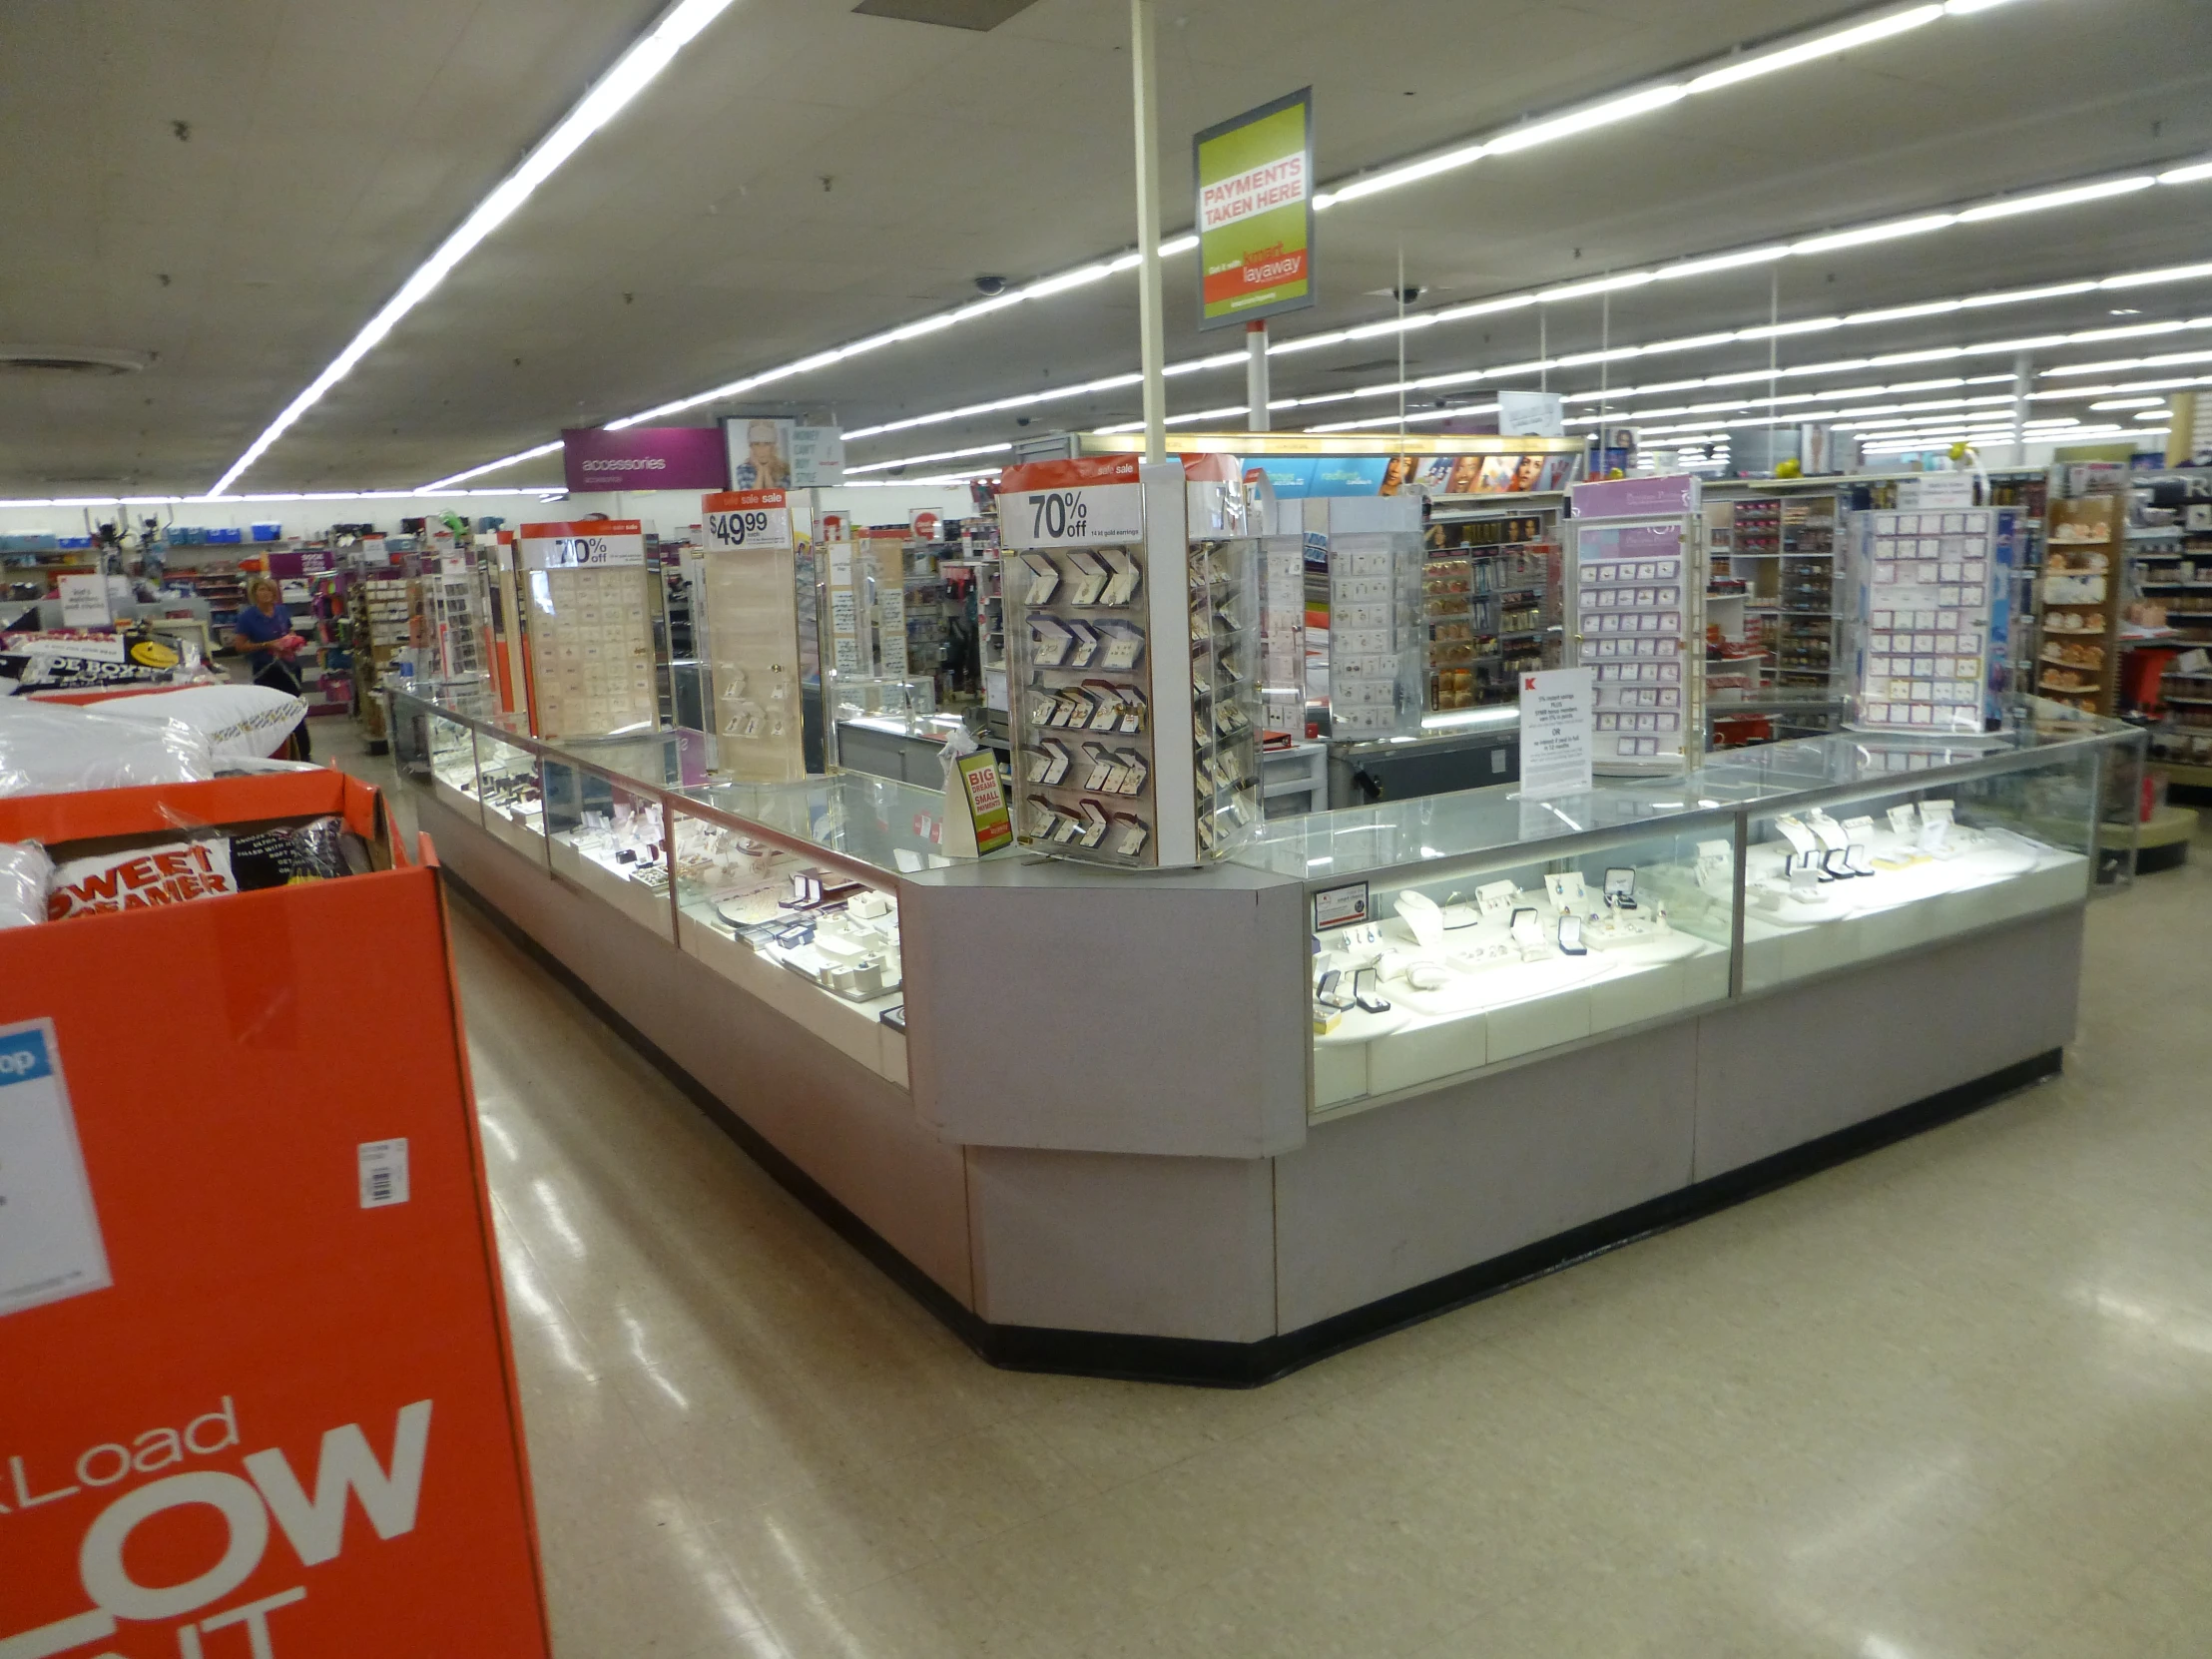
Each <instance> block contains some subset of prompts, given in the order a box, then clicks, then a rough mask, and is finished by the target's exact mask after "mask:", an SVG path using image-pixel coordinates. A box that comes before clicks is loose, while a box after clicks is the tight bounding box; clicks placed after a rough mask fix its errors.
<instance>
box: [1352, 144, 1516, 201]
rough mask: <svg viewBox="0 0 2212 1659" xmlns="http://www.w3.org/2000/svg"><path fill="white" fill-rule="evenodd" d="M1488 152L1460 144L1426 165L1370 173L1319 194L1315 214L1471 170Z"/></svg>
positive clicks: (1430, 160) (1474, 146) (1418, 164)
mask: <svg viewBox="0 0 2212 1659" xmlns="http://www.w3.org/2000/svg"><path fill="white" fill-rule="evenodd" d="M1489 153H1490V152H1489V148H1488V147H1487V146H1486V145H1481V144H1463V145H1460V146H1459V147H1458V148H1457V149H1455V150H1446V151H1444V152H1443V153H1442V154H1441V155H1436V156H1430V157H1429V158H1428V159H1427V160H1425V161H1418V162H1408V163H1407V164H1406V165H1405V166H1403V167H1393V168H1389V169H1386V170H1385V171H1383V172H1382V173H1371V174H1369V175H1368V176H1367V177H1365V178H1360V179H1352V180H1349V181H1347V182H1346V183H1344V184H1341V185H1338V186H1336V187H1335V188H1334V189H1332V190H1327V191H1323V192H1320V193H1318V194H1317V195H1316V196H1315V198H1314V211H1315V212H1316V213H1323V212H1326V211H1327V210H1329V209H1330V208H1334V207H1335V206H1336V205H1337V204H1338V203H1340V202H1357V201H1358V200H1359V199H1360V198H1361V197H1363V196H1373V195H1374V194H1375V193H1376V192H1377V191H1383V190H1395V189H1396V188H1397V187H1398V186H1399V185H1409V184H1412V183H1413V182H1414V181H1415V180H1419V179H1433V178H1434V177H1435V176H1436V175H1437V174H1439V173H1452V172H1456V171H1457V170H1458V169H1460V168H1462V167H1471V166H1473V165H1474V164H1475V163H1476V162H1478V161H1480V160H1481V159H1482V158H1483V157H1484V156H1487V155H1488V154H1489Z"/></svg>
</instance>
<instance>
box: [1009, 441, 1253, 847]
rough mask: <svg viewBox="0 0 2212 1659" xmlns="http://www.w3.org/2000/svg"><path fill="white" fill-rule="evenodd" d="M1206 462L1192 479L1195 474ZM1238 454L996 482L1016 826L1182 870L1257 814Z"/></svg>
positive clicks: (1248, 591) (1016, 471) (1084, 465)
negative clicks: (1188, 465)
mask: <svg viewBox="0 0 2212 1659" xmlns="http://www.w3.org/2000/svg"><path fill="white" fill-rule="evenodd" d="M1193 474H1195V476H1193ZM1250 529H1251V527H1250V525H1249V524H1248V522H1247V518H1246V513H1245V507H1244V497H1243V483H1242V479H1241V476H1240V474H1239V472H1238V470H1237V468H1236V465H1235V462H1234V461H1233V460H1231V459H1230V458H1229V457H1212V456H1206V457H1194V458H1193V463H1192V467H1191V469H1190V471H1188V472H1187V471H1186V469H1185V466H1184V464H1183V463H1182V462H1178V461H1168V462H1162V463H1160V464H1159V465H1157V466H1156V467H1150V468H1145V467H1140V464H1139V463H1138V462H1137V461H1136V460H1135V458H1134V457H1129V456H1106V457H1098V458H1095V459H1080V460H1068V461H1039V462H1030V463H1027V464H1024V465H1020V466H1016V467H1011V468H1009V469H1008V470H1007V472H1006V474H1005V475H1004V477H1003V478H1002V480H1001V483H1000V494H999V537H1000V542H1001V546H1002V548H1003V553H1002V558H1003V562H1004V602H1005V608H1006V634H1007V643H1008V654H1007V657H1008V668H1007V673H1008V697H1009V700H1010V702H1011V703H1012V706H1013V707H1012V709H1011V725H1012V734H1013V745H1012V749H1013V814H1014V830H1015V834H1016V836H1017V837H1018V838H1019V839H1020V840H1021V841H1022V842H1024V843H1025V844H1029V845H1033V846H1038V847H1042V848H1048V849H1050V850H1051V851H1053V852H1055V853H1058V854H1061V855H1063V856H1066V857H1070V858H1075V859H1078V860H1083V861H1090V862H1098V863H1108V864H1122V865H1127V866H1131V867H1139V868H1143V867H1175V866H1179V865H1187V864H1191V863H1195V862H1197V861H1198V860H1200V859H1201V858H1209V857H1215V856H1219V855H1220V854H1221V853H1223V852H1225V851H1227V850H1228V849H1229V848H1230V847H1231V846H1233V845H1234V844H1235V843H1236V842H1237V841H1238V840H1240V839H1242V838H1243V837H1244V836H1245V835H1247V834H1248V833H1250V832H1251V830H1253V829H1255V828H1256V827H1257V826H1258V824H1259V823H1260V821H1261V818H1262V810H1261V796H1260V761H1259V746H1260V733H1261V720H1262V705H1261V699H1260V668H1261V653H1260V638H1261V636H1260V617H1259V608H1260V600H1261V589H1260V565H1259V547H1258V542H1257V540H1256V539H1255V538H1254V536H1253V535H1252V534H1250V533H1249V532H1250Z"/></svg>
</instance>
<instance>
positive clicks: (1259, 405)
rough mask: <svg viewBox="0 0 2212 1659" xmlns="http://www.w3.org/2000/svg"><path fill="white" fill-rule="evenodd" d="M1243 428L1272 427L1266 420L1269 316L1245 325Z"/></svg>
mask: <svg viewBox="0 0 2212 1659" xmlns="http://www.w3.org/2000/svg"><path fill="white" fill-rule="evenodd" d="M1245 430H1246V431H1248V432H1266V431H1270V430H1272V428H1271V426H1270V425H1269V422H1268V319H1267V318H1266V317H1264V316H1263V317H1260V318H1258V319H1257V320H1255V321H1252V322H1248V323H1246V324H1245Z"/></svg>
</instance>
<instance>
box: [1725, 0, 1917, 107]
mask: <svg viewBox="0 0 2212 1659" xmlns="http://www.w3.org/2000/svg"><path fill="white" fill-rule="evenodd" d="M1942 15H1943V8H1942V7H1941V6H1913V7H1911V8H1909V9H1907V10H1905V11H1902V12H1892V13H1891V14H1890V15H1889V16H1887V17H1878V18H1876V19H1875V20H1874V21H1873V22H1871V23H1860V24H1855V25H1853V26H1852V27H1851V28H1849V29H1838V30H1837V31H1836V32H1835V33H1834V34H1828V35H1818V36H1815V37H1814V38H1813V39H1811V40H1806V41H1800V42H1799V43H1798V44H1797V45H1795V46H1785V47H1783V48H1782V49H1781V50H1780V51H1777V52H1762V53H1760V54H1758V55H1757V56H1755V57H1749V58H1744V59H1742V60H1740V61H1739V62H1736V63H1732V64H1726V65H1723V66H1722V67H1721V68H1719V69H1713V70H1708V71H1707V72H1706V73H1705V74H1703V75H1700V76H1698V77H1697V78H1696V79H1695V80H1693V81H1692V82H1691V83H1690V87H1689V90H1690V91H1691V92H1694V93H1705V92H1718V91H1719V90H1720V89H1721V88H1723V87H1732V86H1735V85H1736V84H1737V83H1738V82H1740V81H1749V80H1751V79H1753V78H1754V77H1756V76H1760V75H1771V74H1773V73H1774V72H1775V71H1776V70H1778V69H1791V68H1794V67H1795V66H1797V65H1798V64H1801V63H1811V62H1812V61H1813V60H1814V59H1815V58H1826V57H1832V56H1834V55H1835V54H1836V53H1838V52H1849V51H1850V50H1851V49H1852V48H1853V47H1855V46H1868V45H1871V44H1873V43H1874V42H1875V41H1878V40H1888V39H1889V38H1890V37H1891V36H1892V35H1901V34H1903V33H1905V32H1906V30H1908V29H1918V28H1920V27H1921V26H1922V25H1923V24H1927V23H1933V22H1935V21H1936V19H1937V18H1939V17H1941V16H1942Z"/></svg>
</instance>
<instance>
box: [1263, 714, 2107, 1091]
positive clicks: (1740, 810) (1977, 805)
mask: <svg viewBox="0 0 2212 1659" xmlns="http://www.w3.org/2000/svg"><path fill="white" fill-rule="evenodd" d="M2140 751H2141V737H2140V734H2138V733H2135V732H2133V731H2131V730H2129V729H2126V728H2122V727H2117V726H2114V725H2112V724H2110V723H2103V722H2099V723H2094V725H2093V726H2091V725H2083V724H2079V723H2076V724H2069V725H2045V726H2043V727H2040V728H2038V726H2037V725H2036V724H2035V723H2034V722H2033V721H2032V720H2029V721H2028V722H2027V723H2026V724H2025V725H2024V726H2023V727H2022V728H2021V729H2019V730H2015V731H2013V732H2010V733H2007V734H2005V735H2003V736H2001V737H1999V738H1996V739H1978V740H1975V741H1973V742H1970V743H1966V742H1959V743H1955V744H1946V743H1945V742H1944V741H1943V740H1939V739H1913V738H1906V737H1881V738H1855V737H1849V736H1841V735H1839V736H1834V737H1826V738H1809V739H1801V740H1797V741H1793V742H1788V743H1780V744H1772V745H1766V746H1762V747H1760V748H1757V749H1752V750H1744V751H1733V752H1730V753H1728V754H1726V755H1722V756H1717V757H1713V758H1711V759H1709V760H1708V761H1707V762H1706V763H1705V764H1704V765H1703V766H1702V767H1701V768H1699V769H1697V770H1695V771H1693V772H1691V773H1690V774H1688V775H1687V776H1686V777H1681V778H1676V779H1670V780H1657V779H1652V780H1626V779H1624V780H1618V781H1601V783H1600V784H1599V786H1598V788H1597V789H1596V790H1595V791H1594V792H1592V793H1591V794H1589V795H1586V796H1576V797H1570V798H1567V799H1564V800H1556V801H1550V802H1524V801H1521V800H1519V799H1517V798H1516V795H1515V792H1514V791H1513V789H1512V788H1511V787H1510V786H1501V787H1499V788H1495V789H1489V790H1477V791H1469V792H1466V793H1464V794H1459V795H1450V796H1437V797H1431V798H1427V799H1424V800H1414V801H1405V802H1397V803H1386V804H1383V805H1380V806H1376V807H1372V808H1362V809H1356V810H1352V811H1345V812H1336V813H1327V814H1317V815H1314V816H1312V817H1310V818H1304V819H1295V820H1290V821H1287V822H1283V823H1278V824H1271V825H1270V826H1269V827H1268V829H1267V830H1266V832H1265V833H1264V834H1263V835H1262V836H1261V837H1260V839H1259V840H1258V841H1257V842H1256V843H1255V844H1254V845H1252V846H1250V847H1248V848H1246V849H1244V851H1243V852H1241V853H1240V855H1239V857H1240V861H1242V862H1245V863H1249V864H1253V865H1256V866H1258V867H1262V868H1266V869H1269V870H1273V871H1275V872H1277V873H1280V874H1285V875H1290V876H1295V877H1297V878H1299V879H1302V880H1303V881H1304V882H1305V885H1306V889H1307V904H1308V919H1309V923H1310V925H1311V928H1312V937H1311V939H1310V941H1309V946H1310V949H1311V951H1312V955H1313V967H1312V975H1311V990H1312V996H1313V1020H1312V1030H1313V1068H1312V1078H1313V1096H1312V1104H1313V1110H1314V1112H1315V1113H1316V1114H1317V1115H1328V1114H1330V1113H1333V1112H1340V1111H1344V1110H1348V1109H1351V1108H1354V1107H1357V1106H1359V1105H1362V1104H1364V1103H1370V1102H1374V1101H1377V1100H1380V1099H1382V1098H1384V1097H1388V1096H1391V1095H1394V1094H1398V1093H1401V1092H1405V1091H1410V1090H1415V1089H1419V1088H1423V1087H1428V1086H1433V1085H1434V1084H1436V1083H1438V1082H1441V1081H1443V1080H1445V1079H1450V1078H1458V1077H1461V1076H1465V1075H1468V1074H1472V1073H1478V1072H1481V1071H1484V1070H1487V1069H1489V1068H1492V1067H1496V1066H1500V1065H1504V1064H1508V1063H1512V1062H1516V1061H1519V1060H1522V1059H1525V1058H1527V1057H1529V1056H1531V1055H1536V1054H1540V1053H1544V1052H1546V1051H1549V1050H1554V1049H1557V1048H1560V1047H1562V1046H1565V1045H1568V1044H1573V1043H1577V1042H1581V1041H1584V1040H1587V1039H1590V1038H1594V1037H1598V1036H1602V1035H1604V1034H1606V1033H1608V1032H1612V1031H1617V1030H1620V1029H1623V1028H1626V1027H1631V1026H1637V1025H1641V1024H1645V1023H1648V1022H1656V1021H1661V1020H1667V1019H1672V1018H1677V1017H1681V1016H1683V1015H1685V1014H1690V1013H1695V1012H1697V1011H1699V1010H1701V1009H1707V1008H1712V1007H1716V1006H1718V1005H1720V1004H1722V1003H1724V1002H1728V1001H1731V1000H1734V999H1737V998H1741V997H1744V996H1747V995H1752V994H1756V993H1758V992H1761V991H1766V990H1772V989H1775V988H1777V987H1779V986H1782V985H1785V984H1789V983H1792V982H1795V981H1797V980H1801V979H1805V978H1807V977H1810V976H1813V975H1817V974H1821V973H1825V972H1830V971H1834V970H1837V969H1842V968H1846V967H1850V966H1853V965H1856V964H1861V963H1866V962H1869V961H1873V960H1876V959H1879V958H1881V957H1883V956H1885V955H1888V954H1892V953H1896V952H1900V951H1906V950H1912V949H1917V948H1920V947H1923V946H1928V945H1933V944H1936V943H1940V942H1942V941H1944V940H1947V939H1951V938H1956V937H1959V936H1962V935H1965V934H1968V933H1971V932H1974V931H1977V930H1979V929H1983V928H1988V927H1993V926H1996V925H1999V924H2002V923H2006V922H2012V921H2017V920H2021V919H2023V918H2026V917H2029V916H2032V915H2035V914H2038V913H2040V912H2045V911H2050V910H2056V909H2061V908H2063V907H2065V906H2068V905H2073V904H2078V903H2080V902H2081V901H2082V900H2083V899H2084V898H2085V897H2086V896H2087V894H2088V892H2089V889H2090V885H2091V879H2092V873H2093V871H2094V870H2095V869H2096V866H2097V860H2098V855H2099V839H2100V835H2101V836H2103V837H2106V838H2108V839H2109V838H2112V837H2115V836H2116V837H2119V838H2121V839H2123V840H2124V838H2125V837H2126V836H2127V835H2128V834H2129V833H2130V831H2129V830H2128V829H2127V828H2126V827H2125V826H2120V827H2116V828H2112V827H2107V826H2105V825H2104V824H2103V823H2102V822H2101V818H2102V815H2100V813H2099V811H2098V806H2097V804H2098V802H2099V800H2100V799H2110V798H2111V795H2112V793H2113V791H2112V787H2111V786H2112V780H2113V778H2114V777H2115V776H2116V775H2118V774H2121V773H2124V772H2126V771H2127V770H2128V769H2130V768H2133V767H2135V766H2137V765H2139V763H2140Z"/></svg>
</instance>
